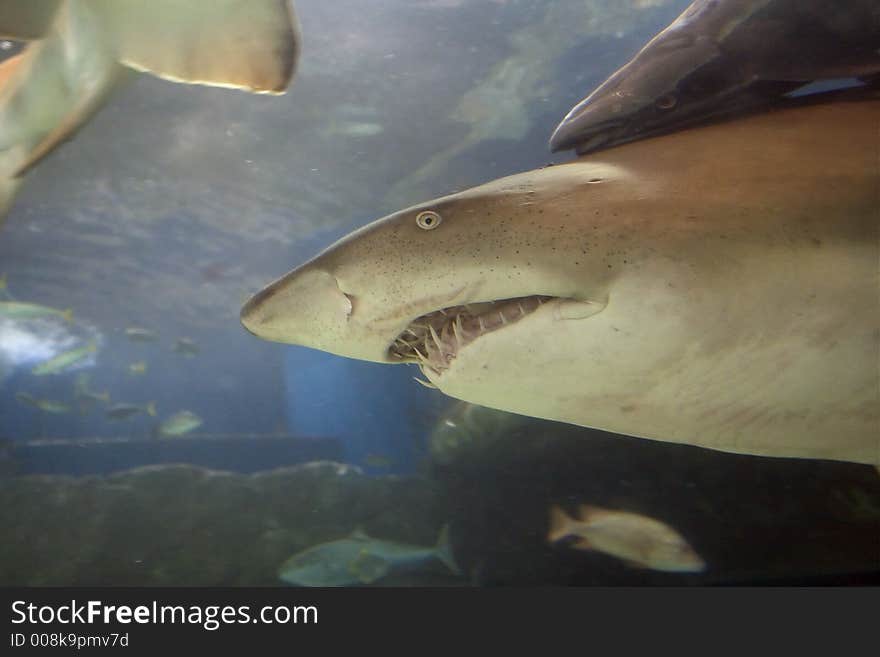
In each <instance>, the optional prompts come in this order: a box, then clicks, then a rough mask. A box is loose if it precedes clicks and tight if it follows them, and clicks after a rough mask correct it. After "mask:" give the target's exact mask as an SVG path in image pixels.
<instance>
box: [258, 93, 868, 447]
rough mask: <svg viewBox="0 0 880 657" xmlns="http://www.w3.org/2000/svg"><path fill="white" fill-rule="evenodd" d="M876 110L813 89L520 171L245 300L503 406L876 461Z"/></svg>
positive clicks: (326, 338)
mask: <svg viewBox="0 0 880 657" xmlns="http://www.w3.org/2000/svg"><path fill="white" fill-rule="evenodd" d="M878 122H880V101H878V100H874V99H869V100H861V101H860V102H844V101H840V102H835V103H830V104H818V105H817V104H812V105H805V106H802V107H796V108H787V109H785V110H778V111H770V112H768V113H765V114H760V115H756V116H750V117H747V118H742V119H739V120H735V121H729V122H726V123H718V124H714V125H710V126H705V127H701V128H695V129H691V130H685V131H682V132H678V133H674V134H670V135H666V136H662V137H656V138H653V139H645V140H642V141H637V142H632V143H629V144H626V145H623V146H619V147H617V148H613V149H610V150H607V151H603V152H600V153H596V154H594V155H591V156H585V157H581V158H579V159H577V160H575V161H572V162H569V163H567V164H562V165H557V166H551V167H545V168H541V169H536V170H533V171H527V172H525V173H520V174H517V175H513V176H510V177H506V178H501V179H499V180H495V181H493V182H490V183H488V184H485V185H481V186H479V187H475V188H472V189H469V190H466V191H463V192H460V193H457V194H452V195H450V196H445V197H443V198H438V199H435V200H431V201H428V202H426V203H422V204H419V205H417V206H414V207H410V208H407V209H405V210H401V211H399V212H396V213H394V214H392V215H390V216H387V217H385V218H383V219H379V220H378V221H375V222H373V223H371V224H369V225H367V226H364V227H363V228H361V229H359V230H357V231H355V232H354V233H352V234H350V235H348V236H347V237H345V238H343V239H341V240H340V241H338V242H337V243H336V244H334V245H333V246H331V247H330V248H328V249H327V250H325V251H324V252H323V253H321V254H320V255H318V256H317V257H315V258H314V259H312V260H311V261H309V262H307V263H305V264H303V265H302V266H300V267H298V268H296V269H294V270H293V271H291V272H290V273H288V274H286V275H285V276H283V277H281V278H280V279H278V280H277V281H275V282H274V283H272V284H270V285H269V286H267V287H266V288H265V289H263V290H262V291H260V292H259V293H257V294H256V295H255V296H253V297H252V298H251V299H250V300H248V301H247V303H246V304H245V305H244V307H243V309H242V312H241V319H242V322H243V324H244V326H245V327H246V328H247V329H248V330H249V331H251V332H252V333H254V334H255V335H257V336H259V337H261V338H264V339H267V340H273V341H278V342H285V343H291V344H298V345H305V346H308V347H312V348H315V349H321V350H324V351H327V352H330V353H333V354H338V355H341V356H346V357H349V358H357V359H363V360H368V361H374V362H377V363H389V364H395V363H416V364H418V365H419V366H420V367H421V369H422V372H423V373H424V375H425V376H426V377H427V378H428V379H429V381H430V383H431V384H432V385H434V386H436V387H437V388H439V389H440V390H441V391H443V392H444V393H446V394H448V395H450V396H452V397H456V398H459V399H462V400H465V401H468V402H472V403H475V404H481V405H484V406H489V407H493V408H497V409H501V410H506V411H511V412H515V413H520V414H523V415H530V416H534V417H539V418H546V419H550V420H558V421H562V422H568V423H572V424H576V425H582V426H586V427H595V428H600V429H605V430H608V431H613V432H617V433H621V434H627V435H630V436H639V437H644V438H651V439H656V440H663V441H670V442H676V443H686V444H691V445H699V446H702V447H707V448H712V449H717V450H723V451H727V452H736V453H742V454H756V455H771V456H788V457H806V458H821V459H837V460H845V461H855V462H863V463H873V464H877V463H880V431H878V427H880V357H878V353H880V293H878V291H880V287H878V285H880V281H878V263H880V243H878V227H880V172H878V151H880V141H878V140H880V137H878Z"/></svg>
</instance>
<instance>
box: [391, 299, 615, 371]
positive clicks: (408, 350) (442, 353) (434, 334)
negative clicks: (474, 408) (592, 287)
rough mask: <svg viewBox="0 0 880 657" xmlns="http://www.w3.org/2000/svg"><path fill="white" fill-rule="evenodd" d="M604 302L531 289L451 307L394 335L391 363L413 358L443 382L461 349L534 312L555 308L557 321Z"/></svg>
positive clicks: (594, 309)
mask: <svg viewBox="0 0 880 657" xmlns="http://www.w3.org/2000/svg"><path fill="white" fill-rule="evenodd" d="M603 307H604V304H597V303H593V302H589V301H578V300H576V299H571V298H560V297H553V296H549V295H541V294H533V295H529V296H523V297H515V298H511V299H498V300H494V301H482V302H476V303H466V304H461V305H455V306H449V307H446V308H440V309H438V310H434V311H431V312H429V313H426V314H424V315H420V316H419V317H417V318H416V319H414V320H413V321H412V322H410V323H409V324H408V325H407V327H406V328H405V329H404V330H403V331H402V332H401V333H400V334H398V336H397V337H396V338H395V339H394V341H393V342H392V344H391V346H390V347H389V348H388V362H391V363H414V364H417V365H418V366H419V367H420V369H421V370H422V373H423V374H424V375H425V376H426V377H428V378H429V379H430V380H432V381H437V382H440V381H441V380H442V376H443V374H444V373H445V372H446V371H447V370H449V368H450V367H451V365H452V363H453V361H454V360H455V358H456V357H457V356H458V355H459V353H460V352H461V351H462V350H463V349H465V348H467V347H469V346H470V345H471V344H473V343H475V342H476V343H477V344H478V345H479V344H480V342H479V341H481V340H484V339H485V336H486V335H488V334H490V333H493V332H495V331H499V330H501V329H504V328H506V327H509V326H513V325H514V324H516V323H518V322H520V321H523V320H525V319H526V318H528V317H529V316H530V315H532V314H533V313H536V312H539V311H543V312H544V313H552V316H551V317H552V319H553V320H563V319H585V318H587V317H589V316H591V315H594V314H596V313H597V312H599V311H600V310H601V309H602V308H603Z"/></svg>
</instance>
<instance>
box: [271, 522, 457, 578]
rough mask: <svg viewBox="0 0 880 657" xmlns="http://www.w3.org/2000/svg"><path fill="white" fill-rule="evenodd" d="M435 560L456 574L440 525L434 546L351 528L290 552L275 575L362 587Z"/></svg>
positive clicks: (444, 532)
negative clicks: (345, 533) (341, 535)
mask: <svg viewBox="0 0 880 657" xmlns="http://www.w3.org/2000/svg"><path fill="white" fill-rule="evenodd" d="M432 559H439V560H440V561H441V562H443V564H444V565H446V567H447V568H449V569H450V570H451V571H452V572H453V573H455V574H456V575H458V574H460V571H459V569H458V566H457V565H456V563H455V559H454V557H453V554H452V550H451V547H450V545H449V529H448V527H443V529H442V530H441V531H440V537H439V539H438V540H437V545H435V546H427V547H426V546H421V545H408V544H405V543H396V542H394V541H383V540H380V539H377V538H371V537H369V536H367V535H366V534H365V533H364V532H363V531H360V530H357V529H356V530H355V531H353V532H352V533H351V534H349V535H348V536H347V537H346V538H341V539H339V540H336V541H330V542H327V543H320V544H318V545H315V546H313V547H310V548H308V549H306V550H304V551H302V552H298V553H297V554H295V555H293V556H292V557H290V559H288V560H287V561H285V562H284V564H282V566H281V568H280V569H279V571H278V577H279V578H280V579H281V580H282V581H284V582H287V583H288V584H294V585H297V586H363V585H364V584H371V583H373V582H375V581H377V580H379V579H381V578H382V577H385V576H386V575H388V574H390V573H391V572H393V571H398V570H403V569H408V568H413V567H417V566H419V565H421V564H423V563H425V562H427V561H430V560H432Z"/></svg>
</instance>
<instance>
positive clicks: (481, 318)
mask: <svg viewBox="0 0 880 657" xmlns="http://www.w3.org/2000/svg"><path fill="white" fill-rule="evenodd" d="M477 324H479V325H480V331H481V332H483V331H485V330H486V327H485V326H484V325H483V317H482V315H477Z"/></svg>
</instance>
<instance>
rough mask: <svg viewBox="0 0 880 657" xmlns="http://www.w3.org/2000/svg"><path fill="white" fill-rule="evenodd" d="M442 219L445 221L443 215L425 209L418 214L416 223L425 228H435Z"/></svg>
mask: <svg viewBox="0 0 880 657" xmlns="http://www.w3.org/2000/svg"><path fill="white" fill-rule="evenodd" d="M441 221H443V217H441V216H440V215H439V214H437V213H436V212H433V211H431V210H425V211H424V212H419V213H418V214H417V215H416V224H418V227H419V228H421V229H423V230H434V229H435V228H436V227H437V226H439V225H440V222H441Z"/></svg>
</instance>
